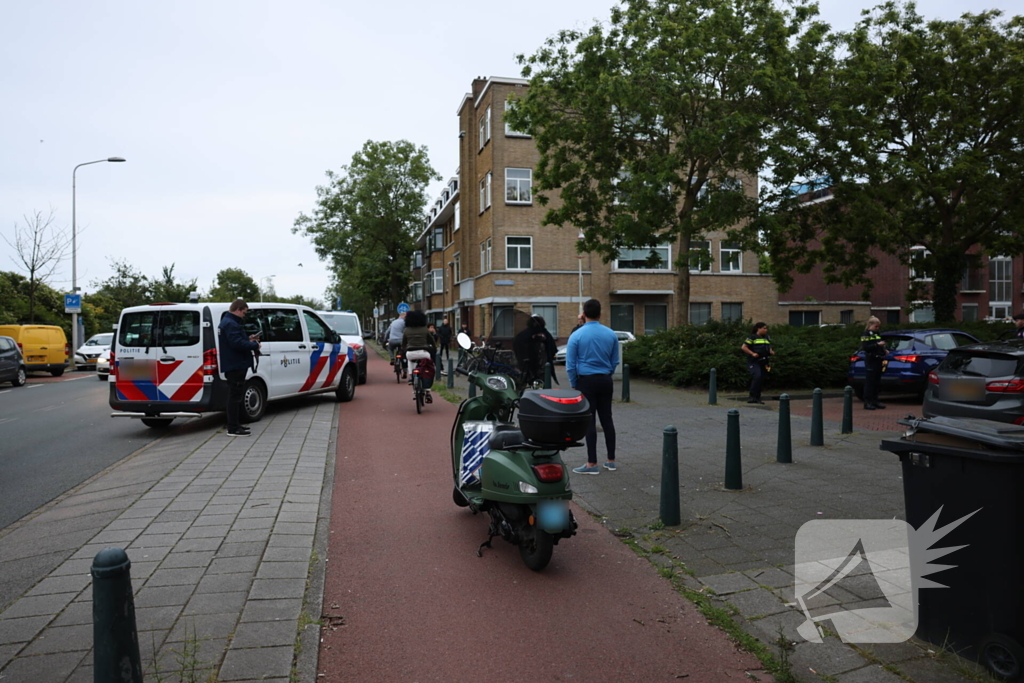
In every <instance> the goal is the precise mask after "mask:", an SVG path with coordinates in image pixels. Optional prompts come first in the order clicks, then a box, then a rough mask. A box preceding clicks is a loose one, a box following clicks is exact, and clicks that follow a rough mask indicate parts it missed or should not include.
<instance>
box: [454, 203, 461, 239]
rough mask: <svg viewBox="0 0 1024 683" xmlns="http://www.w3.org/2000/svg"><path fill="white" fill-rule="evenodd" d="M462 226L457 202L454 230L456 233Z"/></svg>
mask: <svg viewBox="0 0 1024 683" xmlns="http://www.w3.org/2000/svg"><path fill="white" fill-rule="evenodd" d="M461 224H462V214H460V213H459V202H455V230H454V231H453V232H458V230H459V226H460V225H461Z"/></svg>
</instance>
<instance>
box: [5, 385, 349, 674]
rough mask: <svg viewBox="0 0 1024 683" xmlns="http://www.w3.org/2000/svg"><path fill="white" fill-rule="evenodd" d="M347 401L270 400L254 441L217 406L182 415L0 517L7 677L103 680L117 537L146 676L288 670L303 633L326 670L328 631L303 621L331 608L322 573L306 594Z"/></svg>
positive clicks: (305, 664)
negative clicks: (99, 580) (106, 598)
mask: <svg viewBox="0 0 1024 683" xmlns="http://www.w3.org/2000/svg"><path fill="white" fill-rule="evenodd" d="M336 410H337V404H336V403H335V402H334V400H333V397H327V398H322V399H319V400H318V399H312V400H304V401H297V402H289V403H288V405H287V406H284V405H281V406H279V407H272V408H271V409H270V410H269V411H268V414H267V416H266V417H265V418H264V419H263V420H262V421H261V422H258V423H255V424H253V425H252V429H253V435H252V437H249V438H231V437H228V436H226V435H225V434H224V432H223V429H221V428H220V427H221V426H222V418H220V417H219V416H216V417H211V418H208V419H203V420H198V421H196V422H194V423H191V424H186V425H182V426H180V427H177V426H176V427H175V428H174V429H172V430H171V431H170V432H169V433H168V435H167V436H165V437H164V438H162V439H160V440H158V441H156V442H153V443H152V444H150V446H149V447H147V448H144V449H142V450H141V451H140V452H137V453H136V454H133V455H132V456H130V457H128V458H126V459H125V460H123V461H121V462H120V463H118V464H117V465H115V466H113V467H111V468H109V469H108V470H106V471H105V472H103V473H101V474H99V475H97V476H96V477H94V478H93V479H92V480H90V481H89V482H86V483H85V484H83V485H82V486H80V487H78V488H77V489H76V490H74V491H72V492H70V493H69V494H68V495H66V496H64V497H62V498H61V499H59V500H58V501H56V502H54V503H52V504H50V505H48V506H46V507H44V508H42V509H41V510H40V511H38V512H37V513H35V514H34V516H30V517H28V518H26V519H23V520H21V521H19V522H18V523H16V524H15V525H12V526H11V527H8V528H7V529H4V530H0V534H2V536H0V577H3V578H0V679H2V680H4V681H5V683H6V681H12V682H19V681H33V682H35V681H40V682H42V681H45V682H46V683H61V682H63V681H67V682H69V683H70V682H87V681H92V680H93V671H92V662H93V655H92V641H93V626H92V586H91V577H90V574H89V568H90V566H91V564H92V558H93V557H94V556H95V554H96V553H97V552H98V551H99V550H101V549H103V548H105V547H108V546H118V547H123V548H125V549H126V552H127V553H128V558H129V560H131V563H132V566H131V577H132V585H133V589H134V591H135V608H136V620H137V625H138V629H139V644H140V649H141V654H142V664H143V668H144V669H145V671H146V679H147V680H156V679H157V678H156V672H157V668H159V671H160V672H161V673H162V674H163V676H164V677H165V680H178V678H177V677H175V676H174V675H173V674H174V672H175V671H176V670H177V669H179V668H180V667H181V662H182V658H184V660H185V661H186V662H187V661H188V660H192V661H194V663H195V665H196V667H197V669H198V673H197V674H196V675H197V678H196V680H206V677H207V676H208V675H210V674H214V673H215V674H216V675H217V678H216V680H218V681H251V680H257V679H258V680H263V681H276V682H277V683H285V682H287V681H290V680H292V679H291V675H292V672H293V662H294V661H295V652H296V642H297V634H298V635H299V637H300V638H301V639H302V640H303V642H305V644H306V647H305V650H306V651H307V652H310V653H312V656H313V660H312V663H310V662H309V661H302V659H301V658H300V661H299V668H300V669H302V671H301V672H300V673H303V674H304V680H314V677H315V652H316V637H317V629H316V627H313V628H312V629H310V630H309V633H300V629H301V628H302V627H303V626H304V625H305V624H306V623H307V622H308V621H309V617H312V619H316V618H317V617H318V616H319V614H320V608H319V600H320V598H321V596H322V575H321V576H320V577H319V580H318V581H317V580H314V581H313V582H312V585H311V587H310V590H309V593H308V597H307V577H308V576H309V575H310V574H311V573H312V574H313V577H314V579H315V578H316V574H317V572H311V567H312V564H313V563H312V562H311V560H312V559H313V558H314V555H313V553H314V547H315V546H319V547H320V548H321V551H320V553H319V555H320V557H321V560H320V563H319V567H320V569H321V570H322V557H323V552H322V548H323V547H325V541H324V540H323V533H324V532H323V524H320V526H319V528H318V521H321V522H322V521H323V520H322V519H321V494H322V493H324V492H325V489H324V484H325V477H326V479H327V481H328V483H329V482H330V481H331V473H332V472H333V460H334V457H333V453H334V449H335V440H336V439H335V434H336V421H335V419H334V416H335V415H336V412H335V411H336ZM329 491H330V487H329V486H328V487H327V489H326V492H327V495H326V496H325V498H326V499H329ZM328 503H329V500H328ZM304 598H306V599H307V600H309V603H308V604H304ZM304 612H305V616H303V613H304ZM189 650H194V653H193V654H192V655H189V654H187V651H189ZM307 659H308V658H307Z"/></svg>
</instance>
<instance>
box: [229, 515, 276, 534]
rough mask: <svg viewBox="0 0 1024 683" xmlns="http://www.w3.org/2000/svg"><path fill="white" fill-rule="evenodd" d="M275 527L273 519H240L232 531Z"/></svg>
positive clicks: (233, 525)
mask: <svg viewBox="0 0 1024 683" xmlns="http://www.w3.org/2000/svg"><path fill="white" fill-rule="evenodd" d="M273 526H274V518H273V517H245V518H243V517H239V518H238V519H236V520H235V523H234V524H232V525H231V530H232V531H246V530H252V529H260V530H263V529H267V530H269V529H271V528H272V527H273Z"/></svg>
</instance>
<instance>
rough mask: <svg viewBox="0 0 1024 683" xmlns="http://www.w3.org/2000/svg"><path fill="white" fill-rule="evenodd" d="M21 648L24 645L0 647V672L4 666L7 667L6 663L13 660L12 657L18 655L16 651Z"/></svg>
mask: <svg viewBox="0 0 1024 683" xmlns="http://www.w3.org/2000/svg"><path fill="white" fill-rule="evenodd" d="M23 647H24V645H23V644H22V643H16V644H13V645H0V672H2V671H3V669H4V667H5V666H7V662H9V661H11V660H12V659H14V656H15V655H16V654H18V650H20V649H21V648H23Z"/></svg>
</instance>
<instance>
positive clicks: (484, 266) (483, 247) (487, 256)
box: [480, 237, 491, 275]
mask: <svg viewBox="0 0 1024 683" xmlns="http://www.w3.org/2000/svg"><path fill="white" fill-rule="evenodd" d="M490 270H491V238H490V237H488V238H487V239H486V240H485V241H483V242H481V243H480V274H481V275H483V274H484V273H488V272H490Z"/></svg>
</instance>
